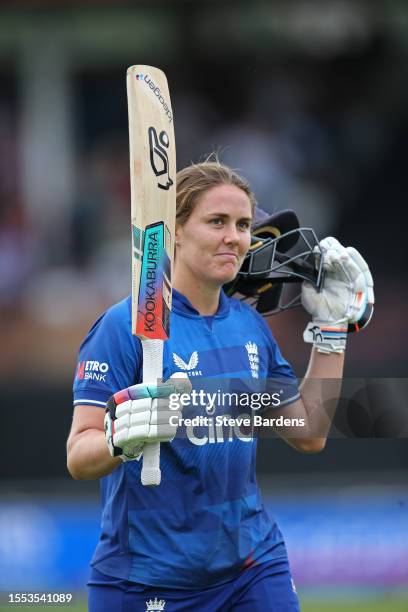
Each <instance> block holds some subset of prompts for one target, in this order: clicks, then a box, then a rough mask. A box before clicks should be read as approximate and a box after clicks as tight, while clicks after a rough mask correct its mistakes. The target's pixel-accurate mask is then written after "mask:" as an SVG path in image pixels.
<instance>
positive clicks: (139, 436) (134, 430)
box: [113, 423, 150, 444]
mask: <svg viewBox="0 0 408 612" xmlns="http://www.w3.org/2000/svg"><path fill="white" fill-rule="evenodd" d="M149 432H150V424H149V423H141V424H140V425H134V426H133V427H129V429H128V430H127V439H126V442H128V443H129V444H132V443H139V442H141V441H144V440H146V439H147V438H148V437H149ZM113 439H114V440H115V437H114V438H113Z"/></svg>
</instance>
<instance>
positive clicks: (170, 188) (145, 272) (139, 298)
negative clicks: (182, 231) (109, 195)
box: [126, 65, 176, 340]
mask: <svg viewBox="0 0 408 612" xmlns="http://www.w3.org/2000/svg"><path fill="white" fill-rule="evenodd" d="M126 82H127V95H128V113H129V149H130V182H131V209H132V219H131V221H132V242H133V248H132V333H133V334H135V335H137V336H140V337H141V338H148V339H160V340H165V339H167V338H168V337H169V333H170V329H169V325H170V320H169V314H170V311H171V275H172V267H173V251H174V228H175V215H176V186H175V178H176V151H175V141H174V127H173V112H172V109H171V103H170V95H169V89H168V85H167V79H166V77H165V75H164V73H163V72H162V71H161V70H159V69H158V68H153V67H151V66H141V65H138V66H131V67H130V68H129V69H128V71H127V77H126Z"/></svg>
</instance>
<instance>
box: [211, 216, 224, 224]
mask: <svg viewBox="0 0 408 612" xmlns="http://www.w3.org/2000/svg"><path fill="white" fill-rule="evenodd" d="M211 223H212V224H213V225H222V219H220V218H219V217H217V218H215V219H211Z"/></svg>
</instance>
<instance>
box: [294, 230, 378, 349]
mask: <svg viewBox="0 0 408 612" xmlns="http://www.w3.org/2000/svg"><path fill="white" fill-rule="evenodd" d="M320 247H321V250H322V253H323V269H324V274H325V277H324V283H323V287H322V289H321V291H320V292H318V291H316V289H315V288H314V287H313V286H312V285H310V284H309V283H307V282H304V283H303V285H302V304H303V306H304V308H305V309H306V310H307V312H309V313H310V314H311V315H312V321H311V322H310V323H309V324H308V325H307V327H306V329H305V331H304V334H303V338H304V340H305V342H312V343H313V344H314V345H315V346H316V348H317V350H318V351H319V352H322V353H333V352H334V353H342V352H343V351H344V349H345V347H346V338H347V333H348V332H350V331H359V330H360V329H363V328H364V327H366V326H367V325H368V323H369V321H370V319H371V316H372V312H373V304H374V290H373V279H372V276H371V274H370V270H369V268H368V266H367V263H366V262H365V261H364V259H363V258H362V257H361V255H360V253H359V252H358V251H357V250H356V249H354V248H353V247H347V248H345V247H343V246H342V245H341V244H340V243H339V241H338V240H336V238H332V237H328V238H325V239H324V240H322V241H321V242H320ZM316 256H317V257H320V254H317V255H316Z"/></svg>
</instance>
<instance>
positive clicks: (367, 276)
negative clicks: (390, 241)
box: [347, 247, 374, 304]
mask: <svg viewBox="0 0 408 612" xmlns="http://www.w3.org/2000/svg"><path fill="white" fill-rule="evenodd" d="M347 252H348V253H349V255H350V257H351V258H352V259H353V261H354V262H355V263H356V264H357V265H358V267H359V268H360V270H361V271H362V273H363V275H364V281H365V285H366V292H367V301H368V302H369V303H370V304H374V289H373V287H374V281H373V277H372V275H371V272H370V269H369V267H368V265H367V262H366V261H365V259H364V258H363V257H362V256H361V255H360V253H359V252H358V251H357V249H355V248H354V247H347Z"/></svg>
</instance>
